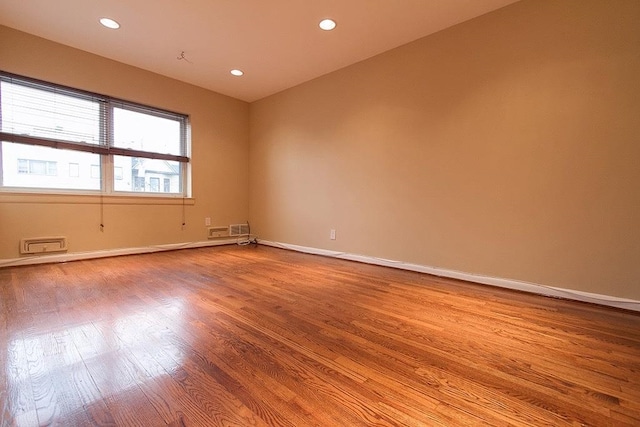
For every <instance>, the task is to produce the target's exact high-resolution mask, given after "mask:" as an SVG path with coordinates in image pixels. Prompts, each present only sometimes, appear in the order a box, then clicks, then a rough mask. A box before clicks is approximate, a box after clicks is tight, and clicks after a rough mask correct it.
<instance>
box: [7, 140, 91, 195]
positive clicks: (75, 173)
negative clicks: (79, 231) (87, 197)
mask: <svg viewBox="0 0 640 427" xmlns="http://www.w3.org/2000/svg"><path fill="white" fill-rule="evenodd" d="M99 162H100V155H98V154H93V153H84V152H81V151H72V150H56V149H55V148H49V147H38V146H35V145H25V144H15V143H11V142H3V143H2V184H3V186H5V187H12V188H49V189H74V190H100V180H99V179H98V180H95V179H91V178H92V176H91V170H90V167H91V165H92V164H95V163H99ZM98 178H100V169H99V166H98Z"/></svg>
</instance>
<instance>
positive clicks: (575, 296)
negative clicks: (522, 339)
mask: <svg viewBox="0 0 640 427" xmlns="http://www.w3.org/2000/svg"><path fill="white" fill-rule="evenodd" d="M259 243H260V244H261V245H266V246H272V247H275V248H280V249H289V250H292V251H296V252H304V253H308V254H314V255H322V256H328V257H333V258H340V259H344V260H349V261H357V262H363V263H366V264H374V265H380V266H384V267H392V268H399V269H402V270H410V271H416V272H419V273H427V274H431V275H434V276H441V277H448V278H452V279H460V280H465V281H468V282H473V283H479V284H483V285H491V286H497V287H500V288H507V289H513V290H518V291H523V292H528V293H533V294H538V295H544V296H549V297H556V298H566V299H570V300H575V301H582V302H588V303H592V304H600V305H605V306H609V307H616V308H622V309H625V310H632V311H640V301H636V300H631V299H625V298H618V297H613V296H608V295H600V294H593V293H589V292H582V291H576V290H572V289H563V288H556V287H552V286H545V285H540V284H536V283H529V282H523V281H519V280H511V279H504V278H500V277H490V276H483V275H478V274H472V273H465V272H462V271H455V270H447V269H442V268H437V267H429V266H425V265H420V264H411V263H406V262H402V261H394V260H388V259H383V258H376V257H370V256H365V255H357V254H350V253H346V252H337V251H331V250H327V249H317V248H311V247H307V246H299V245H291V244H287V243H280V242H272V241H269V240H260V241H259Z"/></svg>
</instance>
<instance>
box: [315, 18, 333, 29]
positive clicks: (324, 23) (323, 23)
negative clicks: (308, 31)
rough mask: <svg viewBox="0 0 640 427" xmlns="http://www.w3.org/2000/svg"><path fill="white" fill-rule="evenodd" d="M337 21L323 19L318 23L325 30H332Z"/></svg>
mask: <svg viewBox="0 0 640 427" xmlns="http://www.w3.org/2000/svg"><path fill="white" fill-rule="evenodd" d="M336 25H337V24H336V21H334V20H333V19H323V20H322V21H320V23H319V24H318V26H319V27H320V28H322V29H323V30H325V31H331V30H333V29H334V28H335V27H336Z"/></svg>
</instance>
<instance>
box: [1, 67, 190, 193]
mask: <svg viewBox="0 0 640 427" xmlns="http://www.w3.org/2000/svg"><path fill="white" fill-rule="evenodd" d="M0 81H8V82H9V83H10V84H17V85H21V86H25V87H30V88H35V89H39V90H44V91H52V92H53V91H56V92H58V91H59V92H60V93H61V94H62V95H65V96H70V97H73V98H76V99H85V100H87V99H90V100H92V101H97V102H98V104H99V106H100V107H99V109H100V112H99V118H98V119H97V120H98V121H99V123H97V124H98V126H99V128H100V131H99V133H100V136H99V142H98V144H95V143H93V144H91V143H87V142H75V141H70V140H63V139H55V138H49V137H42V136H32V135H23V134H17V133H11V132H5V131H3V130H2V127H1V124H2V123H1V120H2V111H1V109H0V192H28V193H36V194H90V195H95V194H101V195H114V196H134V197H151V198H162V197H166V198H186V197H190V187H191V186H190V181H191V177H190V172H191V168H190V162H191V158H190V151H191V140H190V139H191V138H190V134H191V132H190V118H189V115H187V114H183V113H177V112H174V111H169V110H166V109H161V108H156V107H152V106H148V105H143V104H140V103H137V102H131V101H126V100H123V99H119V98H114V97H110V96H107V95H101V94H98V93H94V92H89V91H85V90H81V89H75V88H72V87H68V86H64V85H59V84H57V83H51V82H47V81H43V80H38V79H33V78H30V77H24V76H21V75H17V74H12V73H8V72H5V71H2V70H0ZM1 97H2V93H1V91H0V99H1ZM114 108H122V109H127V110H131V111H134V112H138V113H142V114H145V115H150V116H155V117H159V118H163V119H169V120H175V121H177V122H178V123H179V138H180V140H179V144H180V155H175V154H165V153H160V152H153V151H146V150H136V149H130V148H122V147H117V146H115V142H114V138H113V135H114V126H115V123H114V114H113V111H114ZM3 142H9V143H17V144H26V145H31V146H40V147H49V148H53V149H56V150H73V151H76V152H88V153H93V154H98V155H99V156H100V181H101V182H100V189H98V190H93V189H91V190H88V189H77V188H76V189H74V188H46V187H14V186H11V187H7V186H5V185H4V183H3V175H4V173H3V171H2V167H3V164H2V153H3V150H2V144H3ZM114 156H126V157H138V158H143V159H153V160H166V161H172V162H178V165H179V170H178V180H179V181H178V182H179V191H178V192H175V193H165V192H148V191H146V189H145V191H142V192H140V191H135V190H134V189H133V188H134V185H133V182H132V190H131V191H122V190H116V189H115V178H116V176H115V167H116V166H115V164H114Z"/></svg>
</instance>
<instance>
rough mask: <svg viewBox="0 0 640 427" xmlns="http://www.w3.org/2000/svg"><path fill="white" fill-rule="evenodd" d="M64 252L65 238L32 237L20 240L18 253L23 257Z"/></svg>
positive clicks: (65, 249) (65, 247) (65, 248)
mask: <svg viewBox="0 0 640 427" xmlns="http://www.w3.org/2000/svg"><path fill="white" fill-rule="evenodd" d="M66 251H67V238H66V237H34V238H32V239H22V240H20V253H21V254H23V255H28V254H43V253H48V252H66Z"/></svg>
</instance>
